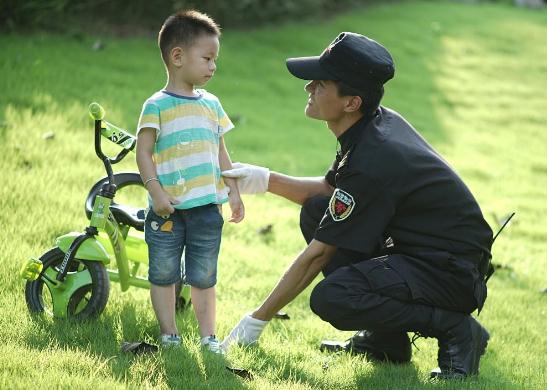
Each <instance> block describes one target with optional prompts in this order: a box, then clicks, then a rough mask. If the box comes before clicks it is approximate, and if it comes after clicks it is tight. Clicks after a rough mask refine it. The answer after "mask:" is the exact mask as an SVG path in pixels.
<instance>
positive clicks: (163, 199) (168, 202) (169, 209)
mask: <svg viewBox="0 0 547 390" xmlns="http://www.w3.org/2000/svg"><path fill="white" fill-rule="evenodd" d="M152 203H153V205H154V206H153V207H152V210H154V212H155V213H156V215H159V216H160V217H168V216H169V215H171V214H173V213H174V212H175V208H174V207H173V205H174V204H177V203H178V201H177V200H176V199H175V198H173V197H172V196H171V195H169V194H168V193H167V192H165V191H164V190H163V189H162V190H161V191H158V192H157V193H155V194H154V195H152Z"/></svg>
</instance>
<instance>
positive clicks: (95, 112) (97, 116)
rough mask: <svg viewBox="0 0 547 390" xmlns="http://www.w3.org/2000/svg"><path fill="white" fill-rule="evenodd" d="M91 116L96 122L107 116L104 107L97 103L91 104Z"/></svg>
mask: <svg viewBox="0 0 547 390" xmlns="http://www.w3.org/2000/svg"><path fill="white" fill-rule="evenodd" d="M89 115H91V118H92V119H94V120H96V121H100V120H103V118H104V115H105V111H104V108H103V106H101V105H100V104H99V103H97V102H93V103H91V104H90V105H89Z"/></svg>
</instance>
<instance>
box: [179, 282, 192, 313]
mask: <svg viewBox="0 0 547 390" xmlns="http://www.w3.org/2000/svg"><path fill="white" fill-rule="evenodd" d="M183 286H184V283H182V282H178V283H177V284H175V311H177V312H183V311H184V310H186V309H187V308H188V307H189V306H190V304H191V303H192V300H191V299H190V298H189V297H188V298H186V297H185V296H184V294H182V288H183Z"/></svg>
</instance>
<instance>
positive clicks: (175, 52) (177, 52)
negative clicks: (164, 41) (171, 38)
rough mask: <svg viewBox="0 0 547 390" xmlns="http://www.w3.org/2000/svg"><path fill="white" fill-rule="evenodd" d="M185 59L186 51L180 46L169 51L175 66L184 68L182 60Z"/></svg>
mask: <svg viewBox="0 0 547 390" xmlns="http://www.w3.org/2000/svg"><path fill="white" fill-rule="evenodd" d="M183 57H184V50H183V49H182V47H180V46H175V47H174V48H172V49H171V51H169V59H170V60H171V63H172V64H173V65H174V66H177V67H180V66H182V58H183Z"/></svg>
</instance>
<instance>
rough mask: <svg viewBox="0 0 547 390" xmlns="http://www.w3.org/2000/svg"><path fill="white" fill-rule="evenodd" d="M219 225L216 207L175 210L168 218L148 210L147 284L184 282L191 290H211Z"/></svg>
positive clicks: (211, 205)
mask: <svg viewBox="0 0 547 390" xmlns="http://www.w3.org/2000/svg"><path fill="white" fill-rule="evenodd" d="M223 224H224V219H223V218H222V214H221V213H220V210H219V207H218V205H216V204H208V205H205V206H199V207H195V208H192V209H188V210H175V212H174V213H173V214H171V215H170V216H169V217H168V218H162V217H160V216H159V215H156V213H154V211H153V210H152V208H150V209H149V211H148V213H147V215H146V220H145V224H144V237H145V240H146V243H147V244H148V280H149V281H150V283H152V284H155V285H159V286H163V285H169V284H173V283H177V282H179V281H180V280H181V279H183V278H184V281H185V283H186V284H189V285H191V286H194V287H198V288H209V287H212V286H214V285H215V284H216V281H217V262H218V252H219V249H220V238H221V233H222V225H223ZM183 253H184V257H183Z"/></svg>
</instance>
